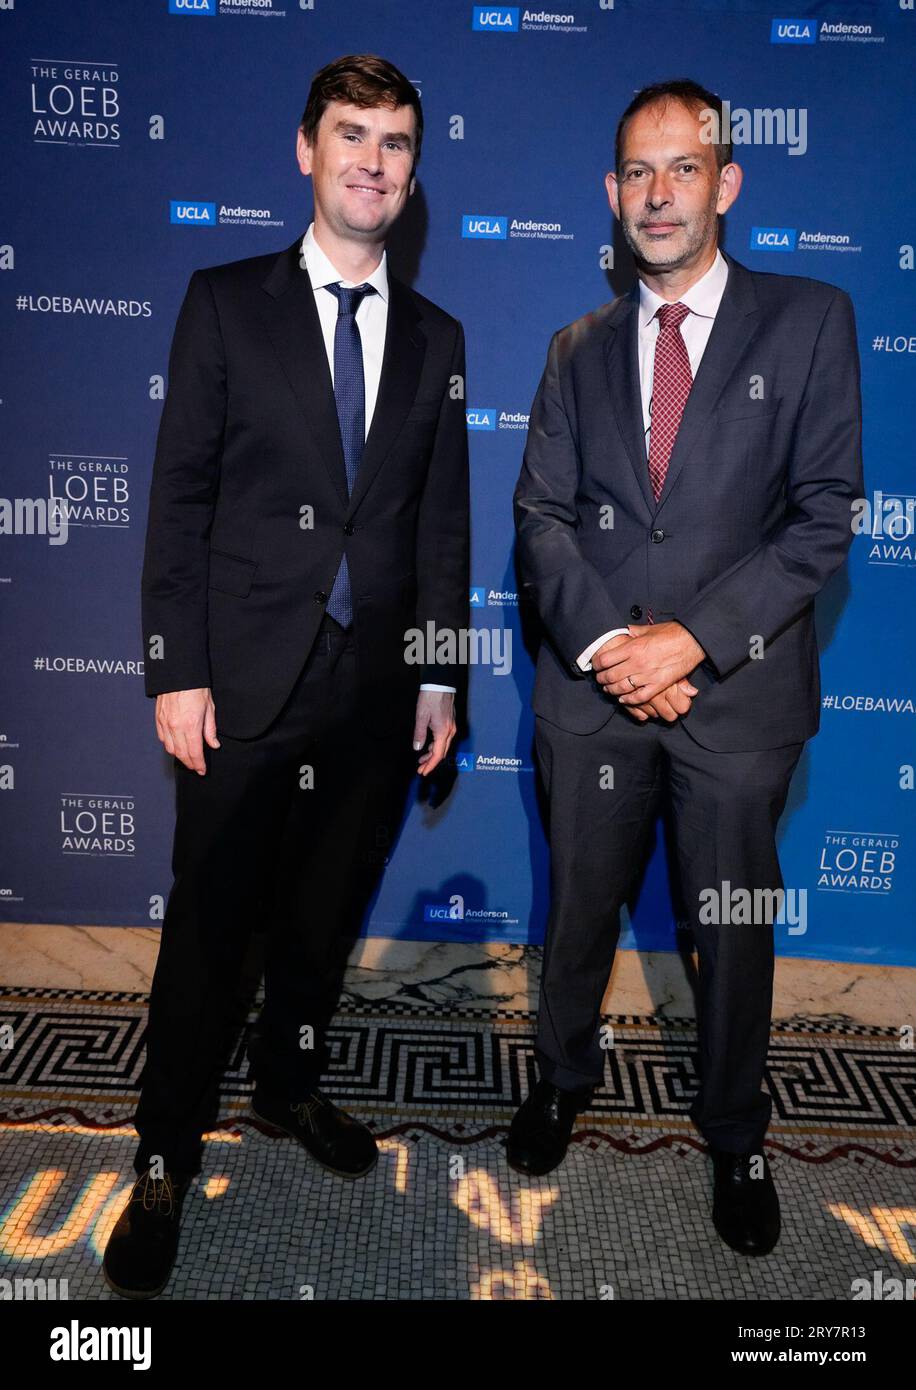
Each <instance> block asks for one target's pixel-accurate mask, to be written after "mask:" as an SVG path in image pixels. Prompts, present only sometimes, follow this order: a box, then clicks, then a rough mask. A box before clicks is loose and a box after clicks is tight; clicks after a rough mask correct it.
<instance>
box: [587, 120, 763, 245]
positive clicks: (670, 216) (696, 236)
mask: <svg viewBox="0 0 916 1390" xmlns="http://www.w3.org/2000/svg"><path fill="white" fill-rule="evenodd" d="M705 128H706V125H705V123H704V122H703V121H702V117H701V114H700V113H697V114H694V113H693V112H692V111H690V110H689V109H688V108H687V107H686V106H684V104H683V103H682V102H680V101H674V100H669V101H660V102H656V103H654V104H653V105H651V106H645V107H643V109H642V110H641V111H637V113H636V115H635V116H633V117H632V118H631V119H630V120H629V121H628V122H627V124H626V126H625V127H624V133H623V141H622V148H621V160H620V169H619V170H618V172H617V174H608V176H607V179H606V180H605V182H606V185H607V190H608V198H609V200H610V204H611V207H612V208H613V210H614V213H615V214H616V216H617V217H619V219H620V225H621V228H622V230H623V235H624V237H625V239H626V242H627V245H628V246H629V248H630V250H631V251H632V252H633V255H634V256H635V258H636V260H637V262H639V263H641V264H642V265H643V266H645V268H646V269H648V270H650V271H653V270H654V271H663V270H674V269H676V268H680V267H689V266H691V265H693V264H695V263H698V262H701V261H702V260H703V259H704V257H705V255H706V254H707V253H708V252H709V251H710V250H711V249H712V248H713V247H714V246H715V244H716V240H717V236H718V225H717V220H716V219H717V214H719V213H722V212H725V211H726V209H727V208H729V207H730V206H731V204H732V203H733V202H734V200H735V198H736V197H737V196H738V189H739V188H740V186H741V170H740V169H739V167H738V165H737V164H726V165H725V167H724V168H723V170H722V172H721V174H720V172H719V169H718V167H717V165H716V156H715V147H714V145H713V144H712V143H711V142H709V141H704V140H703V139H702V138H701V132H702V131H703V130H704V129H705Z"/></svg>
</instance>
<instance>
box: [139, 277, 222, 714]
mask: <svg viewBox="0 0 916 1390" xmlns="http://www.w3.org/2000/svg"><path fill="white" fill-rule="evenodd" d="M225 419H226V359H225V351H224V346H223V340H222V336H221V333H220V327H219V319H218V316H217V310H216V304H215V301H214V298H213V292H212V289H211V287H210V284H209V282H208V280H207V278H206V276H205V275H204V274H203V272H201V271H199V270H195V271H194V273H193V274H192V276H191V279H190V282H189V284H188V288H187V292H186V294H185V297H184V301H183V303H182V305H181V309H180V311H179V314H178V319H177V322H176V325H175V332H174V335H173V338H172V347H171V351H170V354H169V381H168V391H167V394H166V399H165V403H164V405H163V409H162V416H161V419H160V422H159V433H158V437H157V441H156V454H155V460H154V463H153V476H152V483H151V487H150V497H149V515H148V519H147V528H146V544H145V550H144V558H143V574H142V579H141V598H142V620H143V643H144V657H145V673H146V679H145V684H146V693H147V695H158V694H161V693H163V692H165V691H170V690H191V689H195V688H197V687H201V686H209V684H210V663H209V656H208V651H207V580H208V574H209V536H210V527H211V524H212V520H213V512H214V507H215V504H216V497H217V490H218V486H219V473H220V459H221V456H222V444H223V432H224V426H225Z"/></svg>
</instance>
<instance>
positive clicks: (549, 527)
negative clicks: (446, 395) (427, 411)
mask: <svg viewBox="0 0 916 1390" xmlns="http://www.w3.org/2000/svg"><path fill="white" fill-rule="evenodd" d="M578 481H579V457H578V449H577V446H576V442H575V438H574V436H573V432H572V429H571V427H570V422H569V417H568V415H567V411H566V407H565V404H564V400H563V392H562V386H561V381H560V332H557V333H554V335H553V337H552V338H551V340H550V347H549V349H548V352H547V365H546V366H545V368H544V372H543V375H542V377H541V380H540V384H539V386H538V389H537V393H536V395H535V398H534V403H533V405H532V407H531V418H530V421H529V424H528V439H527V442H526V444H525V453H524V458H523V461H522V470H521V473H520V475H519V479H518V483H517V484H516V488H515V496H514V509H515V529H516V536H517V542H516V553H517V558H518V565H519V573H520V577H521V582H522V588H523V590H524V591H525V592H526V593H527V594H528V595H529V596H530V597H531V598H533V600H534V603H535V606H536V608H537V611H538V613H539V615H540V618H541V621H542V623H543V624H544V627H545V629H546V631H547V634H548V636H549V637H550V639H551V641H552V642H553V644H554V646H555V647H556V649H557V651H558V652H559V653H560V655H561V656H562V658H563V659H564V661H565V663H566V666H567V668H568V669H569V670H570V671H572V672H573V673H574V674H575V675H577V676H578V677H579V678H580V679H584V678H585V674H586V673H585V672H584V671H583V670H582V668H581V667H580V666H579V661H578V658H579V656H580V654H581V653H582V652H584V651H585V650H586V649H587V648H588V647H589V646H591V644H592V643H593V642H594V641H595V639H596V638H598V637H600V635H601V634H602V633H603V632H608V631H610V629H612V628H623V629H624V630H625V629H626V627H627V620H626V619H625V618H624V617H623V615H622V614H621V613H620V612H618V610H617V609H616V608H615V606H614V603H613V602H612V600H611V597H610V595H609V593H608V591H607V586H606V585H605V583H604V580H603V579H602V578H601V575H600V574H599V573H598V571H597V570H596V569H595V567H594V565H592V564H591V563H590V562H589V561H588V560H586V559H585V556H584V555H583V554H582V551H581V549H580V546H579V540H578V534H577V532H578V523H577V511H576V491H577V487H578Z"/></svg>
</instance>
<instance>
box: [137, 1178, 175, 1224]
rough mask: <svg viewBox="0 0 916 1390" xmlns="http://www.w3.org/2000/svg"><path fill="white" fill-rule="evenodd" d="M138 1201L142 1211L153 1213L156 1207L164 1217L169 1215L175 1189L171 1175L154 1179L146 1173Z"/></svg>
mask: <svg viewBox="0 0 916 1390" xmlns="http://www.w3.org/2000/svg"><path fill="white" fill-rule="evenodd" d="M151 1189H152V1195H151V1196H150V1190H151ZM140 1200H141V1203H142V1206H143V1209H144V1211H154V1210H155V1209H156V1207H157V1206H158V1207H160V1208H161V1210H162V1211H163V1212H164V1213H165V1214H166V1215H170V1214H171V1212H172V1210H173V1208H174V1206H175V1189H174V1187H173V1185H172V1177H171V1174H170V1173H166V1175H165V1177H164V1178H154V1177H153V1176H152V1174H151V1173H147V1174H146V1181H145V1182H144V1184H143V1190H142V1192H141V1194H140Z"/></svg>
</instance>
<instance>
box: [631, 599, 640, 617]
mask: <svg viewBox="0 0 916 1390" xmlns="http://www.w3.org/2000/svg"><path fill="white" fill-rule="evenodd" d="M630 617H631V618H633V619H634V620H635V619H637V618H641V617H642V609H641V608H640V606H639V604H638V603H634V604H633V607H632V608H631V609H630Z"/></svg>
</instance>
